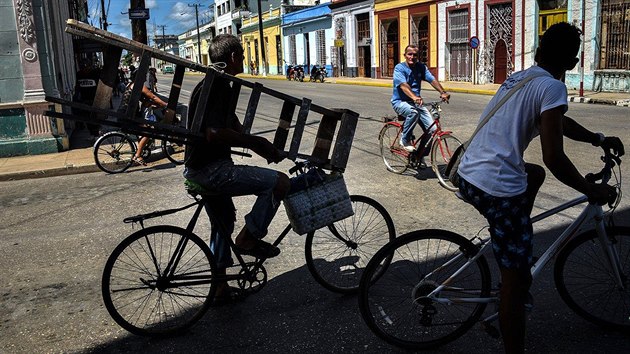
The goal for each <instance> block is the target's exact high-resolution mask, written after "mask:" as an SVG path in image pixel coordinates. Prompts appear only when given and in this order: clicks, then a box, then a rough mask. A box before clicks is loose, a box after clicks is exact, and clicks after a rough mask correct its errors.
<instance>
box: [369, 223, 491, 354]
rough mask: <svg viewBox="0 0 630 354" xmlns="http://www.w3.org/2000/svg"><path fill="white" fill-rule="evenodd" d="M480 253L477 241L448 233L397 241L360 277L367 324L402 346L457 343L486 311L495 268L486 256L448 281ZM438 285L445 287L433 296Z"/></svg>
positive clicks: (414, 235)
mask: <svg viewBox="0 0 630 354" xmlns="http://www.w3.org/2000/svg"><path fill="white" fill-rule="evenodd" d="M477 252H478V248H477V247H476V246H475V245H473V243H472V242H470V241H469V240H467V239H466V238H464V237H462V236H460V235H458V234H455V233H452V232H449V231H444V230H419V231H414V232H411V233H408V234H405V235H403V236H400V237H398V238H396V239H395V240H394V241H392V242H390V243H388V244H387V245H386V246H385V247H383V248H382V249H381V250H380V251H378V253H376V255H375V256H374V257H372V260H371V261H370V262H369V263H368V265H367V268H366V269H365V272H364V273H363V277H361V285H360V290H359V308H360V310H361V316H362V317H363V320H364V321H365V323H366V324H367V325H368V327H369V328H370V329H371V330H372V332H374V333H375V334H376V335H377V336H379V337H380V338H382V339H384V340H385V341H387V342H388V343H390V344H393V345H396V346H399V347H402V348H407V349H415V350H417V349H429V348H434V347H437V346H439V345H443V344H446V343H448V342H450V341H453V340H455V339H457V338H458V337H460V336H461V335H463V334H464V333H465V332H466V331H467V330H468V329H470V328H471V327H472V326H473V325H474V324H475V323H476V322H477V321H478V320H479V318H480V317H481V315H482V314H483V311H484V309H485V308H486V304H485V303H483V302H484V301H485V300H487V299H483V300H482V298H487V297H488V296H489V295H490V270H489V268H488V263H487V261H486V259H485V257H483V256H481V257H479V258H477V260H475V261H474V262H472V263H470V264H468V266H467V267H465V268H463V270H462V272H461V273H460V274H459V275H458V276H455V277H453V278H452V279H450V280H449V281H448V283H446V281H447V279H449V278H450V277H452V276H453V273H454V272H455V271H457V270H458V269H460V268H461V267H463V266H464V265H465V264H466V262H468V261H469V260H470V258H471V257H473V256H474V255H475V254H477ZM388 259H390V260H391V261H390V264H389V266H387V267H385V269H383V268H384V267H383V263H384V262H386V261H387V260H388ZM439 286H444V288H443V289H442V290H439V291H437V292H436V293H435V294H433V295H432V296H429V295H430V294H431V293H432V292H433V291H435V290H436V289H437V288H438V287H439ZM475 299H478V300H479V301H475Z"/></svg>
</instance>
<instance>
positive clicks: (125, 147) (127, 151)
mask: <svg viewBox="0 0 630 354" xmlns="http://www.w3.org/2000/svg"><path fill="white" fill-rule="evenodd" d="M135 154H136V144H135V143H134V142H133V141H132V140H131V138H129V136H128V135H127V134H124V133H121V132H110V133H107V134H105V135H103V136H101V137H100V138H98V140H97V141H96V143H94V161H95V162H96V166H98V168H100V169H101V170H103V171H104V172H107V173H120V172H124V171H125V170H126V169H128V168H129V166H131V164H132V163H133V160H132V158H133V156H134V155H135Z"/></svg>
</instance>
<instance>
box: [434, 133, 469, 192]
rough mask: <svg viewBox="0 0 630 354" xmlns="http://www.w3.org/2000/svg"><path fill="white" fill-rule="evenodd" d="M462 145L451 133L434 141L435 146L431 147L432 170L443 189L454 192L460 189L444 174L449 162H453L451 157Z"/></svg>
mask: <svg viewBox="0 0 630 354" xmlns="http://www.w3.org/2000/svg"><path fill="white" fill-rule="evenodd" d="M460 145H462V143H461V141H459V139H457V138H456V137H455V136H453V135H452V134H451V133H445V134H442V135H440V136H438V137H436V138H435V140H434V141H433V146H431V168H432V169H433V172H434V173H435V176H436V177H437V179H438V182H440V184H441V185H442V187H444V188H446V189H448V190H450V191H453V192H455V191H457V190H458V189H459V188H458V187H457V186H454V185H453V184H452V183H451V182H450V181H449V180H448V176H446V175H445V174H444V170H445V169H446V165H448V162H449V161H451V156H453V153H454V152H455V150H457V148H458V147H459V146H460Z"/></svg>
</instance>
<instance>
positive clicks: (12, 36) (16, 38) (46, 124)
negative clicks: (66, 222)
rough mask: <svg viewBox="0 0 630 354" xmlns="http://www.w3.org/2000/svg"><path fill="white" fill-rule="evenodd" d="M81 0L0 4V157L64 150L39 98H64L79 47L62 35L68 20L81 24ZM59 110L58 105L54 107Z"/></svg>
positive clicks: (56, 123) (64, 141) (61, 132)
mask: <svg viewBox="0 0 630 354" xmlns="http://www.w3.org/2000/svg"><path fill="white" fill-rule="evenodd" d="M86 9H87V4H86V1H79V0H72V1H65V2H62V4H61V6H59V5H58V4H55V3H53V2H51V1H35V0H0V45H1V46H2V48H3V54H2V56H0V59H1V60H2V68H3V69H2V76H0V156H3V157H5V156H17V155H29V154H43V153H50V152H58V151H62V150H66V149H68V147H69V143H68V135H67V133H66V129H65V126H64V121H63V120H61V119H52V118H49V117H47V116H44V114H43V112H44V111H46V110H48V109H50V108H51V104H50V103H48V102H46V101H45V96H47V95H50V96H55V97H62V98H64V99H70V98H71V97H72V94H73V90H74V84H75V77H76V76H75V73H76V71H77V66H76V60H75V53H78V52H79V51H78V49H80V48H79V47H80V45H81V44H80V43H79V42H78V41H73V39H72V37H71V36H70V35H68V34H66V33H65V32H64V29H65V22H66V20H67V19H68V18H74V19H78V20H82V21H86V20H87V11H86ZM57 109H58V110H61V109H62V108H61V107H57Z"/></svg>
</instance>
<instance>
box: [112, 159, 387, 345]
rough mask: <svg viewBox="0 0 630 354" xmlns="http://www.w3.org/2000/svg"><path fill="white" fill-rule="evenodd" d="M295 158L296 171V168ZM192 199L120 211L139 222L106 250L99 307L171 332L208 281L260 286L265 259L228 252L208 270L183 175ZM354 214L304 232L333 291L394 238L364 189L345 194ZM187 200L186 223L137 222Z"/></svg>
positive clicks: (200, 309)
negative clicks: (227, 264) (230, 262)
mask: <svg viewBox="0 0 630 354" xmlns="http://www.w3.org/2000/svg"><path fill="white" fill-rule="evenodd" d="M303 166H304V165H301V164H300V163H298V165H297V167H298V168H297V170H298V171H299V172H298V173H304V170H303V169H302V167H303ZM186 184H187V190H188V193H189V194H190V195H191V196H192V198H194V202H193V203H191V204H189V205H186V206H184V207H181V208H177V209H168V210H161V211H155V212H152V213H148V214H141V215H136V216H132V217H129V218H126V219H125V220H124V221H125V222H126V223H139V224H140V226H141V227H142V229H141V230H139V231H137V232H135V233H133V234H131V235H130V236H128V237H127V238H126V239H125V240H123V241H122V242H121V243H120V244H119V245H118V246H117V247H116V249H114V251H113V253H112V254H111V255H110V257H109V259H108V260H107V263H106V265H105V269H104V272H103V278H102V293H103V300H104V302H105V307H106V308H107V311H108V312H109V313H110V315H111V316H112V318H113V319H114V320H115V321H116V322H117V323H118V324H119V325H120V326H121V327H123V328H125V329H126V330H128V331H129V332H131V333H134V334H138V335H146V336H160V335H167V334H175V333H179V332H181V331H183V330H185V329H186V328H188V327H190V326H192V325H193V324H194V323H195V322H196V321H198V320H199V319H200V318H201V317H202V316H203V314H204V313H205V312H206V311H207V310H208V308H209V306H210V305H211V303H212V300H213V298H214V294H215V291H216V289H215V288H216V287H215V284H217V283H219V282H225V281H236V283H237V285H238V287H239V288H240V289H241V290H242V291H243V292H244V293H245V295H249V294H253V293H256V292H258V291H260V290H261V289H262V288H263V287H264V286H265V284H266V283H267V271H266V269H265V267H264V263H265V259H253V260H250V259H249V258H251V257H249V258H248V259H247V260H246V259H245V258H244V257H243V256H242V255H241V254H239V253H238V252H237V251H235V248H234V247H235V246H234V242H233V241H232V239H231V238H230V237H227V240H226V242H227V243H228V244H229V246H230V248H231V250H232V251H233V254H234V255H235V257H236V259H237V264H236V265H235V266H233V267H231V268H228V271H227V275H217V274H216V273H215V270H216V264H215V259H214V256H213V255H212V253H211V251H210V248H209V246H208V243H207V242H204V241H203V240H202V239H201V238H200V237H199V236H197V235H196V234H194V232H193V231H194V229H195V225H196V223H197V220H198V218H199V215H200V214H201V212H202V209H203V207H204V203H205V201H204V199H205V198H206V196H207V195H208V192H207V191H205V190H203V188H202V187H200V186H199V185H196V184H195V183H191V182H189V181H187V182H186ZM350 200H351V203H352V209H353V212H354V214H353V215H352V216H350V217H348V218H345V219H343V220H340V221H337V222H334V223H332V224H330V225H328V226H325V227H323V228H321V229H318V230H315V231H312V232H309V233H308V234H307V236H306V242H305V244H306V246H305V256H306V264H307V266H308V269H309V271H310V272H311V274H312V275H313V277H314V278H315V280H316V281H317V282H319V283H320V284H321V285H323V286H324V287H326V288H327V289H329V290H332V291H335V292H338V293H352V292H356V291H357V290H358V286H359V279H360V277H361V274H362V272H363V269H364V267H365V265H366V264H367V262H368V261H369V259H370V257H371V256H372V255H373V254H374V253H375V252H376V250H378V249H379V248H380V247H382V246H383V245H385V244H386V243H387V242H389V241H391V240H393V239H394V237H395V230H394V224H393V222H392V219H391V217H390V215H389V214H388V213H387V210H385V208H384V207H383V206H381V205H380V204H379V203H378V202H376V201H375V200H373V199H370V198H368V197H365V196H360V195H353V196H350ZM191 207H195V208H194V210H195V211H194V213H193V216H192V218H191V219H190V221H189V222H188V226H187V227H186V228H185V229H184V228H180V227H177V226H170V225H159V226H151V227H147V228H144V223H145V222H146V221H147V220H149V219H153V218H156V217H160V216H164V215H169V214H173V213H177V212H179V211H182V210H185V209H188V208H191ZM289 231H291V225H288V226H287V227H285V228H284V230H283V231H282V233H280V235H279V236H278V237H277V239H276V240H275V241H274V242H273V244H274V246H278V245H279V244H280V242H281V241H282V240H283V239H284V237H285V236H286V235H287V234H288V233H289Z"/></svg>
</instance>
